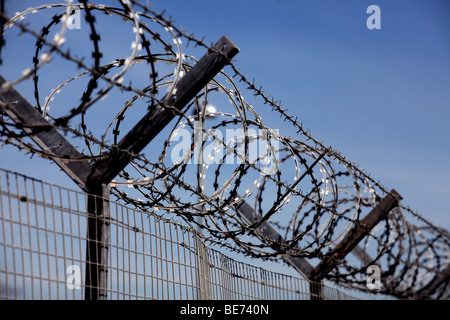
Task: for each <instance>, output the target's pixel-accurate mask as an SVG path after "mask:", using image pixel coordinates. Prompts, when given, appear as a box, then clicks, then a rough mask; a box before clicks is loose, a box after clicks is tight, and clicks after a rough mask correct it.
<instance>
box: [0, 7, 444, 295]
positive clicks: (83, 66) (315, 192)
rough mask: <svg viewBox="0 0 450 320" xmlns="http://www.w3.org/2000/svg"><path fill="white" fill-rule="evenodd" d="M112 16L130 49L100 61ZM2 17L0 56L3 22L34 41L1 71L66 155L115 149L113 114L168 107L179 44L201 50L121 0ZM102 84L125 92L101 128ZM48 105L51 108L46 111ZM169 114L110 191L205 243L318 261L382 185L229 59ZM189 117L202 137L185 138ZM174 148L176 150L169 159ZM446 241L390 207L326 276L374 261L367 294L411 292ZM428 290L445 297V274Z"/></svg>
mask: <svg viewBox="0 0 450 320" xmlns="http://www.w3.org/2000/svg"><path fill="white" fill-rule="evenodd" d="M2 8H3V6H2ZM76 10H80V11H81V12H82V16H83V18H84V21H85V23H84V28H88V30H89V41H90V46H91V50H92V51H91V52H89V51H88V49H87V48H83V50H81V52H84V53H83V54H84V55H85V56H84V57H81V58H80V57H79V56H77V55H76V54H73V53H72V51H71V49H74V45H73V44H71V43H70V41H69V40H68V39H66V34H67V28H68V21H69V20H70V19H69V17H71V16H73V15H74V14H76V13H77V11H76ZM46 11H56V12H57V13H56V14H55V15H54V16H53V17H52V18H51V19H50V20H49V21H47V22H46V23H44V24H43V26H42V27H41V29H40V30H37V29H36V28H33V27H31V26H30V25H28V24H26V23H25V22H26V21H27V20H25V21H23V20H24V19H26V18H28V17H29V16H34V15H39V14H42V13H45V12H46ZM113 18H120V19H121V20H120V21H121V23H123V25H124V27H126V28H128V29H129V30H130V35H131V37H130V39H132V43H131V47H130V43H129V42H128V43H114V46H117V47H121V48H125V49H127V48H130V50H129V51H130V52H129V54H128V55H120V56H117V57H116V58H115V59H112V60H109V61H107V60H105V57H104V56H105V55H106V54H107V53H110V52H105V51H102V50H106V49H102V48H104V47H103V46H102V45H103V42H102V41H103V39H102V37H103V34H102V33H101V31H100V29H101V24H102V23H104V22H105V21H106V20H108V19H113ZM2 26H3V33H2V38H1V40H0V49H3V50H1V51H0V52H2V54H4V48H3V47H4V45H5V44H8V43H9V42H11V40H9V39H8V38H7V37H8V33H10V32H11V29H15V30H16V31H19V32H20V33H21V34H25V35H27V36H31V38H32V39H34V41H35V51H34V53H33V56H32V57H31V58H30V61H31V62H32V63H31V65H30V66H29V67H27V68H25V69H24V70H23V71H22V75H21V76H20V77H18V78H16V79H12V80H11V81H10V83H11V85H13V86H16V85H18V84H23V83H30V82H31V83H32V87H33V94H34V99H35V101H34V104H35V106H36V108H37V109H38V110H39V112H41V114H42V115H43V116H44V117H46V118H47V119H48V120H49V121H50V122H51V123H52V124H53V125H55V126H57V127H58V128H59V129H60V130H62V131H64V132H68V133H70V135H71V139H72V140H73V141H74V144H77V143H78V144H79V145H80V144H82V145H84V149H83V152H82V154H83V158H82V159H79V160H80V161H91V162H92V163H95V161H97V160H98V159H101V158H106V157H108V156H109V155H110V153H111V152H113V151H114V152H117V151H118V150H117V142H118V141H119V140H120V137H121V136H122V135H123V134H125V133H126V132H127V130H128V129H127V128H128V127H127V126H129V123H128V124H127V123H126V121H125V117H130V118H132V115H133V112H135V109H137V108H140V111H139V112H141V113H142V112H145V111H146V110H152V108H154V107H155V106H156V105H162V106H164V107H166V108H171V106H169V105H167V104H166V103H165V101H163V97H165V96H170V95H171V94H173V93H174V92H175V90H176V85H177V82H178V81H179V79H181V78H182V76H183V75H184V74H185V73H187V72H189V70H190V69H191V68H192V66H193V65H194V64H195V63H196V58H194V57H193V56H191V55H188V54H187V52H185V51H187V50H189V49H190V48H191V49H192V50H194V49H195V50H197V51H198V50H199V49H201V50H203V52H206V51H208V50H214V48H213V47H212V45H210V44H207V43H206V41H205V40H204V39H198V38H196V37H195V36H194V35H193V34H188V33H186V32H185V31H184V30H182V29H180V28H178V27H177V26H176V25H175V24H174V22H173V21H172V20H170V19H167V18H165V17H164V16H163V15H161V14H158V13H156V12H154V11H153V10H152V9H151V8H150V7H149V6H148V5H143V4H141V3H139V2H138V1H134V0H133V1H125V0H122V1H117V6H107V5H94V4H90V3H88V2H87V1H80V3H77V4H74V3H72V2H70V1H68V2H67V3H59V4H49V5H42V6H38V7H34V8H29V9H27V10H25V11H23V12H19V13H16V14H15V15H14V16H13V17H11V18H9V17H7V16H6V15H5V13H4V12H3V11H2ZM224 32H226V30H224ZM4 39H6V40H7V41H6V42H5V41H4ZM27 39H28V38H27ZM24 41H25V40H24ZM192 44H193V45H194V48H192ZM109 56H110V55H109ZM61 63H65V64H70V65H71V66H73V67H74V68H72V69H70V70H71V72H72V71H73V70H77V72H72V73H70V72H67V74H64V76H63V77H62V78H63V79H64V80H62V81H61V82H60V83H59V84H58V85H57V87H56V88H54V89H52V90H44V89H42V87H43V85H42V80H41V77H42V76H43V75H48V74H49V73H51V70H52V69H51V67H52V64H57V66H56V67H55V68H57V69H58V73H59V74H61V73H62V72H64V71H63V69H61V67H59V65H60V64H61ZM141 66H142V67H141ZM137 68H142V69H145V70H146V78H145V81H134V80H135V78H136V77H138V76H139V74H138V73H136V72H135V71H136V69H137ZM49 70H50V71H49ZM68 70H69V69H68ZM133 72H134V73H133ZM26 80H31V81H28V82H26ZM80 80H83V81H84V82H82V83H83V84H82V85H84V90H83V92H82V93H81V94H80V93H79V97H80V98H79V101H78V103H75V104H74V103H73V100H70V101H71V105H70V106H67V105H65V104H66V103H67V100H64V101H63V103H61V102H59V103H56V102H54V100H55V98H58V96H59V95H63V93H64V91H65V90H66V89H67V88H70V86H71V85H72V84H73V83H76V82H77V81H80ZM126 80H127V81H129V82H128V83H127V82H126ZM132 80H133V82H132ZM1 89H2V90H3V88H1ZM67 90H69V89H67ZM44 92H45V95H46V98H44V99H43V98H42V96H43V95H44ZM113 92H114V94H115V96H117V95H119V96H120V95H122V97H123V99H124V100H125V101H122V102H120V101H117V100H115V98H112V99H110V100H112V104H113V106H112V107H111V108H110V109H109V110H108V111H107V112H105V113H103V116H104V118H105V122H104V123H103V127H102V126H101V125H100V121H97V120H96V121H92V119H90V117H89V116H90V114H91V113H94V112H97V111H96V108H100V107H99V106H102V101H104V100H108V99H109V98H108V95H109V94H110V93H113ZM249 96H254V97H255V98H256V100H255V101H256V102H255V103H254V104H258V108H261V107H262V108H267V109H271V111H272V112H273V114H274V115H277V116H279V117H280V118H281V120H283V121H285V122H287V123H289V124H290V125H291V126H292V127H294V128H295V130H296V132H297V135H296V136H295V137H287V136H284V135H283V134H282V132H278V130H273V129H271V128H268V127H267V126H266V125H265V124H264V119H262V117H260V116H259V114H258V113H257V112H256V111H255V108H254V106H253V105H254V104H253V105H252V104H250V103H249V102H248V101H247V100H248V99H249V98H248V97H249ZM56 100H57V99H56ZM57 101H58V100H57ZM110 102H111V101H110ZM209 104H220V108H219V109H220V110H214V111H213V112H212V113H209V114H206V112H198V111H197V112H192V111H191V110H201V107H202V105H203V106H204V107H205V109H206V106H207V105H209ZM224 104H227V106H224ZM50 107H51V108H50ZM50 109H51V110H52V111H50ZM54 109H57V111H56V112H53V110H54ZM61 109H62V110H61ZM130 110H133V111H130ZM177 114H178V116H177V119H176V121H173V122H172V123H171V124H170V126H171V127H170V128H169V129H168V130H165V131H163V132H162V133H161V135H163V138H162V140H161V141H157V142H155V143H152V146H151V152H150V151H149V150H148V149H144V152H143V153H142V154H139V155H137V154H134V155H133V160H132V162H131V163H130V165H129V166H127V168H126V170H123V172H122V173H121V174H120V175H119V177H117V179H116V180H114V181H113V182H112V186H113V188H112V192H113V193H114V194H115V195H116V196H117V198H118V199H120V200H121V201H123V202H125V203H127V204H129V205H132V206H135V207H137V208H139V209H141V210H144V211H147V212H157V213H161V214H164V215H166V216H174V215H175V216H178V217H181V218H182V219H183V220H185V222H186V223H187V224H189V225H191V226H195V227H197V228H200V229H201V230H202V231H203V233H204V235H205V237H206V238H207V240H208V241H210V242H212V243H214V244H217V245H218V246H224V247H227V248H229V249H232V250H234V251H237V252H240V253H244V254H246V255H249V256H251V257H254V258H262V259H280V258H282V257H286V256H287V255H292V256H297V257H303V258H307V259H311V261H318V259H323V258H324V257H326V256H327V254H328V253H329V252H330V251H331V250H332V248H333V247H334V246H335V245H336V244H337V243H339V241H341V240H342V238H343V237H344V235H345V234H347V233H348V232H349V230H352V229H353V228H354V226H355V225H358V224H359V221H360V219H361V218H362V217H363V216H364V215H365V214H366V213H367V212H369V211H370V209H371V208H373V207H375V206H376V205H377V203H378V202H379V201H380V199H382V198H383V197H384V196H386V195H387V194H388V193H389V191H390V190H389V189H387V188H386V187H384V186H383V185H382V184H381V183H380V182H379V181H377V180H375V179H374V178H372V177H371V176H370V175H369V174H368V173H366V172H365V171H364V170H362V169H360V168H359V166H357V165H356V164H354V163H352V162H351V161H349V160H347V159H346V158H345V157H344V156H343V155H341V154H340V153H339V152H338V151H336V150H334V149H333V148H332V147H329V146H325V145H324V144H323V143H322V142H321V141H318V140H317V139H316V138H314V137H313V136H312V134H311V133H310V132H309V130H307V129H305V128H304V127H303V125H302V124H301V123H300V122H299V121H298V119H297V117H295V116H292V115H290V114H289V113H288V111H287V109H284V108H283V106H282V104H281V102H279V101H276V100H275V99H274V98H273V97H271V96H270V95H268V94H267V93H266V92H265V91H263V89H262V88H261V87H258V86H257V85H256V84H255V81H253V80H249V79H248V78H247V77H246V76H244V75H243V74H242V73H241V71H240V69H239V68H238V67H237V66H236V63H235V62H234V61H229V65H228V67H227V68H225V69H224V70H222V71H221V72H220V73H219V75H217V76H216V77H215V78H214V79H213V80H212V81H211V82H210V83H209V84H208V86H206V87H205V88H204V90H203V91H202V92H201V93H199V94H198V96H197V97H196V98H195V99H194V100H193V101H191V102H190V104H189V105H188V106H187V108H185V109H184V112H180V111H177ZM97 117H98V113H97ZM200 117H202V118H201V119H200ZM206 117H210V118H212V120H209V119H205V118H206ZM0 120H1V123H0V130H1V131H0V134H1V136H0V139H1V141H2V142H3V143H4V144H10V145H14V146H16V147H18V148H19V149H23V150H26V151H28V152H30V153H31V154H38V155H40V156H42V157H45V158H48V159H52V157H54V156H53V155H52V154H48V153H45V152H43V151H41V150H39V149H38V148H36V147H35V146H34V145H33V144H32V143H31V142H30V140H29V137H28V136H27V134H25V133H23V132H22V130H21V129H22V128H21V127H20V126H18V125H17V124H14V123H12V122H11V121H10V120H9V119H8V118H7V117H6V115H3V114H1V117H0ZM102 120H103V119H102ZM199 123H200V124H201V125H202V126H201V127H200V131H201V133H202V136H203V138H202V139H201V140H199V139H198V136H197V134H198V130H199V126H198V124H199ZM227 129H228V130H230V129H233V130H235V131H234V132H239V133H240V135H238V136H234V137H233V139H231V140H229V139H228V140H227V139H225V137H224V134H223V132H224V131H226V130H227ZM43 130H44V129H43ZM181 133H184V134H187V138H188V140H189V143H188V144H187V146H188V148H186V149H183V150H182V151H183V152H182V154H181V155H180V152H179V151H180V150H179V149H177V143H176V142H177V141H179V140H177V138H179V137H180V134H181ZM210 140H212V141H214V144H210V149H209V158H208V161H206V162H200V163H196V161H195V160H196V157H197V156H198V150H199V149H201V150H203V147H204V146H205V144H206V142H208V141H210ZM257 141H265V142H266V149H265V150H266V151H265V152H264V153H262V154H261V153H260V154H258V157H256V158H255V157H253V158H251V157H250V150H251V149H252V148H253V147H254V145H255V143H257ZM178 146H179V145H178ZM158 148H159V149H158ZM119 151H122V152H126V151H125V150H119ZM196 151H197V152H196ZM177 152H178V153H177ZM174 154H175V155H178V158H177V160H176V161H174V159H173V155H174ZM318 159H320V160H319V161H317V165H316V166H315V167H312V164H313V163H314V162H315V161H316V160H318ZM213 160H214V161H213ZM227 161H228V162H227ZM241 201H246V202H247V203H249V204H250V205H251V206H253V208H254V210H255V212H256V213H257V214H258V216H259V217H260V218H261V221H266V222H268V223H269V224H270V225H271V226H272V227H273V228H275V229H276V230H277V231H278V232H279V234H280V235H281V236H282V238H280V239H281V240H280V241H278V243H274V241H273V239H268V238H266V237H265V236H264V235H262V234H261V233H260V232H258V231H257V226H258V225H257V224H254V225H249V224H248V223H246V222H245V221H244V220H243V219H242V217H240V216H239V215H238V214H236V212H235V210H234V206H235V205H236V204H238V203H240V202H241ZM449 245H450V241H449V234H448V232H447V231H446V230H443V229H441V228H439V227H436V226H434V225H433V224H432V223H431V222H429V221H427V220H426V219H424V218H423V217H422V216H420V215H419V214H418V213H416V212H415V211H413V210H412V209H410V208H408V207H406V206H404V205H402V204H401V205H399V206H398V207H397V208H395V209H394V210H392V211H391V212H390V213H389V215H388V217H387V219H386V220H384V221H382V222H381V223H380V224H379V225H378V226H377V227H376V228H375V229H373V230H372V231H371V232H370V233H369V234H368V235H367V236H366V237H365V239H364V240H363V241H362V243H361V244H360V247H362V249H363V250H364V252H366V256H365V259H363V258H361V256H356V257H355V256H352V255H348V256H346V257H345V258H344V259H343V260H342V261H340V264H339V265H338V267H336V268H334V269H333V271H332V272H331V273H330V274H329V275H328V276H327V278H328V279H329V280H332V281H335V282H336V283H337V284H340V285H344V286H348V287H350V288H356V289H359V290H363V291H366V290H368V288H367V286H366V279H367V273H366V270H367V267H368V266H369V265H378V266H380V268H381V270H382V279H383V281H382V286H381V288H380V290H379V292H381V293H385V294H389V295H393V296H396V297H400V298H415V297H418V296H420V294H421V292H422V291H424V290H425V289H426V288H427V286H428V285H429V284H430V283H432V281H433V280H434V279H435V278H436V277H439V276H440V275H441V274H442V272H447V273H448V270H447V269H448V265H449V256H450V255H449ZM446 268H447V269H446ZM446 270H447V271H446ZM433 297H436V298H448V297H449V290H448V277H447V280H446V281H444V282H443V283H442V284H441V285H440V286H439V287H438V288H437V289H436V290H435V291H434V295H433Z"/></svg>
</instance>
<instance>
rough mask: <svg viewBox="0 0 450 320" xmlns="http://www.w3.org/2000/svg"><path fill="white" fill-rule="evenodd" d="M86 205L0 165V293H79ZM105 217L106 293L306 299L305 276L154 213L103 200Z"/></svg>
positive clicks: (333, 293) (79, 197)
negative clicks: (259, 261) (228, 249)
mask: <svg viewBox="0 0 450 320" xmlns="http://www.w3.org/2000/svg"><path fill="white" fill-rule="evenodd" d="M86 207H87V195H86V194H85V193H82V192H77V191H73V190H70V189H67V188H64V187H61V186H57V185H52V184H49V183H46V182H43V181H40V180H36V179H33V178H30V177H27V176H25V175H21V174H18V173H14V172H10V171H7V170H3V169H1V170H0V213H1V214H0V257H1V258H0V283H1V286H0V297H1V299H27V300H28V299H84V298H85V291H84V289H85V281H84V279H85V274H86V270H85V269H86V245H87V244H86V243H87V238H86V228H87V217H88V213H87V212H86ZM109 224H110V225H109V226H110V228H109V230H110V235H109V239H110V240H109V241H110V242H109V243H107V244H104V245H105V246H107V247H108V248H109V249H108V250H109V256H108V266H107V275H108V279H107V283H108V287H107V291H106V295H107V298H108V299H284V300H286V299H310V293H309V281H307V280H304V279H301V278H296V277H293V276H288V275H284V274H280V273H276V272H271V271H268V270H265V269H263V268H260V267H256V266H253V265H250V264H247V263H243V262H239V261H236V260H234V259H232V258H230V257H228V256H226V255H224V254H223V253H221V252H219V251H217V250H215V249H212V248H210V247H208V246H207V245H206V244H205V243H204V241H203V240H202V238H201V237H200V236H199V235H198V233H197V232H196V231H195V230H193V229H191V228H188V227H186V226H184V225H181V224H179V223H177V222H174V221H172V220H168V219H166V218H163V217H160V216H158V215H156V214H153V213H146V212H142V211H138V210H135V209H132V208H129V207H127V206H125V205H122V204H120V203H117V202H113V201H110V219H109ZM327 289H328V290H324V296H323V298H325V299H339V298H343V297H345V298H351V297H348V296H345V295H344V294H343V293H339V292H338V291H337V290H336V289H333V288H327Z"/></svg>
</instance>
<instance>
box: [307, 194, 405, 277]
mask: <svg viewBox="0 0 450 320" xmlns="http://www.w3.org/2000/svg"><path fill="white" fill-rule="evenodd" d="M401 199H402V197H401V196H400V195H399V194H398V193H397V191H395V190H392V191H391V192H390V193H389V194H388V195H387V196H386V197H384V198H383V199H382V200H381V201H380V202H379V203H378V205H377V206H376V207H375V208H373V209H372V211H370V212H369V214H367V216H365V217H364V218H363V219H362V220H360V221H358V222H356V223H355V226H354V227H353V228H352V229H351V230H350V231H349V232H348V233H347V234H346V236H345V237H344V239H343V240H342V241H341V242H340V243H339V244H338V245H336V247H335V248H334V249H332V250H331V251H330V252H329V253H328V254H327V256H326V257H325V258H324V259H323V260H322V261H321V262H320V263H319V264H318V265H317V267H316V268H314V270H313V272H312V273H311V275H310V277H309V278H310V279H311V280H313V281H320V280H322V279H324V278H325V277H326V275H327V274H328V273H329V272H330V271H331V270H332V269H333V268H334V267H336V266H337V265H338V264H339V262H340V261H341V260H342V259H343V258H344V257H345V256H346V255H347V254H348V253H350V252H351V251H352V250H353V249H354V248H355V247H356V246H357V245H358V243H359V242H361V240H362V239H363V238H364V237H365V236H367V235H368V234H369V233H370V231H371V230H372V229H373V228H374V227H375V226H376V225H377V224H378V223H379V222H380V221H381V220H383V219H385V218H386V217H387V215H388V213H389V212H390V211H391V210H392V209H393V208H395V207H397V206H398V203H399V202H400V200H401Z"/></svg>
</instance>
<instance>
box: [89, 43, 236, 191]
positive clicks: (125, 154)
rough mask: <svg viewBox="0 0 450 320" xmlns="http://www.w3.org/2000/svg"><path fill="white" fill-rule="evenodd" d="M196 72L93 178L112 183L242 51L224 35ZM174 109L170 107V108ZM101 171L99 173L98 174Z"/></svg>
mask: <svg viewBox="0 0 450 320" xmlns="http://www.w3.org/2000/svg"><path fill="white" fill-rule="evenodd" d="M212 49H213V50H211V51H209V52H208V53H206V54H205V55H204V56H203V57H202V58H201V59H200V61H198V62H197V63H196V64H195V65H194V66H193V67H192V69H191V70H190V71H189V72H188V73H187V74H186V75H185V76H184V77H183V78H181V79H180V80H179V82H178V84H177V87H176V89H175V94H173V95H172V96H166V97H164V98H163V99H162V100H161V101H162V103H161V104H158V105H156V107H155V108H154V109H152V110H150V111H149V112H148V113H147V114H146V115H145V116H144V117H143V118H142V119H141V120H140V121H139V122H138V123H137V124H136V125H135V126H134V127H133V128H132V129H131V130H130V131H129V132H128V134H127V135H126V136H124V137H123V138H122V140H121V141H120V142H119V143H118V144H117V150H118V151H117V152H115V153H113V154H111V156H109V157H107V158H104V159H102V160H99V161H98V162H97V163H96V164H95V167H96V169H97V172H96V173H95V174H94V175H93V177H92V179H93V180H94V181H97V182H98V183H109V182H111V180H112V179H114V178H115V177H116V176H117V174H119V173H120V172H121V171H122V170H123V169H124V168H125V167H126V166H127V165H128V163H129V162H130V161H131V159H132V158H133V155H137V154H139V153H140V152H141V151H142V149H143V148H144V147H145V146H146V145H147V144H148V143H149V142H150V141H152V140H153V138H154V137H156V136H157V135H158V133H159V132H160V131H161V130H162V129H163V128H164V127H165V126H166V125H167V124H169V122H170V121H171V120H172V119H174V118H175V116H176V115H177V113H176V111H174V110H179V111H180V112H181V111H182V109H183V108H184V107H185V106H186V105H187V104H188V103H189V101H191V100H192V99H193V98H194V97H195V96H196V95H197V94H198V93H199V92H200V90H202V89H203V88H204V87H205V86H206V85H207V84H208V82H210V81H211V80H212V79H213V78H214V77H215V76H216V75H217V73H219V72H220V70H222V68H223V67H224V66H225V65H226V64H228V63H229V62H230V60H231V58H233V57H234V56H235V55H236V54H237V53H238V52H239V49H238V48H237V47H236V46H235V45H234V44H233V43H232V42H231V41H230V40H229V39H228V38H227V37H226V36H223V37H222V38H220V40H219V41H218V42H217V43H216V44H215V45H214V46H213V48H212ZM168 107H170V108H168ZM98 172H99V174H98Z"/></svg>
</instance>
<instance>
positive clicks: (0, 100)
mask: <svg viewBox="0 0 450 320" xmlns="http://www.w3.org/2000/svg"><path fill="white" fill-rule="evenodd" d="M238 52H239V49H238V48H237V47H236V46H235V45H234V44H233V43H232V42H231V41H230V40H229V39H228V38H227V37H225V36H224V37H222V38H221V39H220V40H219V41H218V42H217V43H216V44H215V45H214V47H213V48H212V50H210V51H209V52H208V53H207V54H205V56H203V57H202V59H200V61H199V62H197V63H196V64H195V65H194V66H193V68H192V69H191V70H190V71H189V72H188V73H187V74H186V75H185V76H184V77H183V78H182V79H181V80H180V81H179V82H178V84H177V87H176V94H174V95H172V96H166V97H164V99H163V100H162V104H160V105H157V106H156V108H155V109H153V110H150V111H149V112H148V113H147V115H146V116H144V117H143V118H142V119H141V121H139V123H138V124H136V126H135V127H134V128H133V129H132V130H131V131H130V132H129V133H128V134H127V135H126V136H125V137H124V138H123V139H122V140H121V141H120V142H119V143H118V145H117V148H116V149H117V150H118V151H116V152H114V153H112V154H110V156H109V157H107V158H104V159H102V160H100V161H97V162H96V163H95V164H94V165H92V164H91V163H90V162H89V161H88V159H86V160H84V159H83V155H82V154H81V153H80V152H79V151H78V150H77V149H76V148H75V147H74V146H72V145H71V144H70V143H69V142H68V141H67V140H66V139H65V138H64V137H63V136H62V135H61V134H60V133H59V132H58V130H57V129H56V128H55V126H54V125H53V124H51V123H50V122H48V121H47V120H46V119H45V118H44V117H42V115H41V114H40V113H39V112H38V111H37V110H36V109H35V108H34V107H33V106H31V105H30V104H29V103H28V101H26V100H25V98H23V97H22V96H21V95H20V94H19V93H18V92H17V91H16V90H15V89H14V88H13V87H12V86H10V85H9V83H8V82H7V81H6V80H5V79H4V78H3V77H2V76H0V90H1V91H0V106H1V107H2V109H3V110H4V111H5V113H6V114H7V115H8V116H9V117H10V118H11V119H12V120H13V121H14V122H15V123H16V124H17V125H18V127H19V126H20V127H22V128H23V130H24V132H25V133H27V134H29V137H30V138H31V139H32V140H33V141H34V142H35V143H36V144H37V145H38V146H39V147H40V148H41V149H42V150H43V151H44V152H45V153H47V154H49V155H50V158H51V159H52V160H53V161H54V162H55V163H57V164H58V165H59V166H60V167H61V169H62V170H63V171H64V172H65V173H66V174H67V175H68V176H69V177H70V178H71V179H72V180H73V181H74V182H75V183H76V184H77V185H78V186H79V187H80V188H81V189H82V190H84V191H85V192H87V193H88V208H87V209H88V223H87V224H88V227H87V250H86V251H87V252H86V279H85V299H88V300H91V299H92V300H97V299H106V292H107V269H108V251H109V250H108V248H109V234H110V231H109V219H110V216H109V214H110V212H109V187H108V184H109V183H110V182H111V180H112V179H114V178H115V177H116V176H117V174H119V173H120V172H121V171H122V170H123V169H124V168H125V167H126V166H127V165H128V163H129V162H130V161H131V160H132V158H133V156H134V155H137V154H139V153H140V152H141V151H142V149H143V148H144V147H145V146H146V145H147V144H148V143H149V142H150V141H151V140H152V139H153V138H154V137H155V136H156V135H157V134H158V133H159V132H160V131H161V130H162V129H163V128H164V127H165V126H166V125H167V124H169V122H170V121H171V120H172V119H174V117H175V116H176V115H177V113H175V112H174V111H173V110H179V111H180V112H181V111H182V109H183V108H184V107H185V106H186V105H187V104H188V103H189V101H191V100H192V99H193V98H194V97H195V96H196V95H197V94H198V93H199V92H200V90H201V89H202V88H204V87H205V86H206V85H207V84H208V82H209V81H211V80H212V79H213V78H214V76H216V75H217V73H219V72H220V70H221V69H222V68H223V67H224V66H225V65H226V64H227V63H229V62H230V60H231V59H232V58H233V57H234V56H235V55H236V54H237V53H238ZM167 107H170V108H167Z"/></svg>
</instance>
